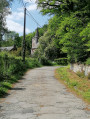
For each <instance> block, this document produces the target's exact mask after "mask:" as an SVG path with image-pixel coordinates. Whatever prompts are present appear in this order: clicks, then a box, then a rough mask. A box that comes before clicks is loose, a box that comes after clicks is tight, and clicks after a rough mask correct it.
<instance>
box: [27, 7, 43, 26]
mask: <svg viewBox="0 0 90 119" xmlns="http://www.w3.org/2000/svg"><path fill="white" fill-rule="evenodd" d="M26 10H27V8H26ZM27 12H28V15H29V16H31V17H32V19H33V21H34V22H36V23H37V25H38V26H40V27H41V25H40V24H39V23H38V22H37V21H36V19H35V18H34V17H33V16H32V15H31V13H30V12H29V11H28V10H27Z"/></svg>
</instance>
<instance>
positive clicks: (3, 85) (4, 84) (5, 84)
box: [1, 82, 12, 89]
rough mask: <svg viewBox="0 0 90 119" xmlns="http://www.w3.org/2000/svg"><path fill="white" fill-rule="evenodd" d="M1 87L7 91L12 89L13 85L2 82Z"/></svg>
mask: <svg viewBox="0 0 90 119" xmlns="http://www.w3.org/2000/svg"><path fill="white" fill-rule="evenodd" d="M1 86H2V87H4V88H7V89H10V88H11V87H12V86H11V83H9V82H2V83H1Z"/></svg>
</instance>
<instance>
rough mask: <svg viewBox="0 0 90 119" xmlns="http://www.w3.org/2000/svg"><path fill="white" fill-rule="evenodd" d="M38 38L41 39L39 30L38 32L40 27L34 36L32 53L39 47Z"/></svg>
mask: <svg viewBox="0 0 90 119" xmlns="http://www.w3.org/2000/svg"><path fill="white" fill-rule="evenodd" d="M38 39H39V32H38V28H37V29H36V34H35V37H33V38H32V49H31V55H33V54H34V52H35V50H36V49H37V47H38Z"/></svg>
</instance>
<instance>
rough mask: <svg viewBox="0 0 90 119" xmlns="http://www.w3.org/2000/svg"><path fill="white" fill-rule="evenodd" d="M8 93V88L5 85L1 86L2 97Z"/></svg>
mask: <svg viewBox="0 0 90 119" xmlns="http://www.w3.org/2000/svg"><path fill="white" fill-rule="evenodd" d="M5 94H7V89H6V88H4V87H0V97H1V96H3V95H5Z"/></svg>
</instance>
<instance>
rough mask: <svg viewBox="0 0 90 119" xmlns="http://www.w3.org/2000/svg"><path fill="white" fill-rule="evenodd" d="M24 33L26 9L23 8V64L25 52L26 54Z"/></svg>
mask: <svg viewBox="0 0 90 119" xmlns="http://www.w3.org/2000/svg"><path fill="white" fill-rule="evenodd" d="M25 32H26V8H24V30H23V62H25V52H26V42H25Z"/></svg>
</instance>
